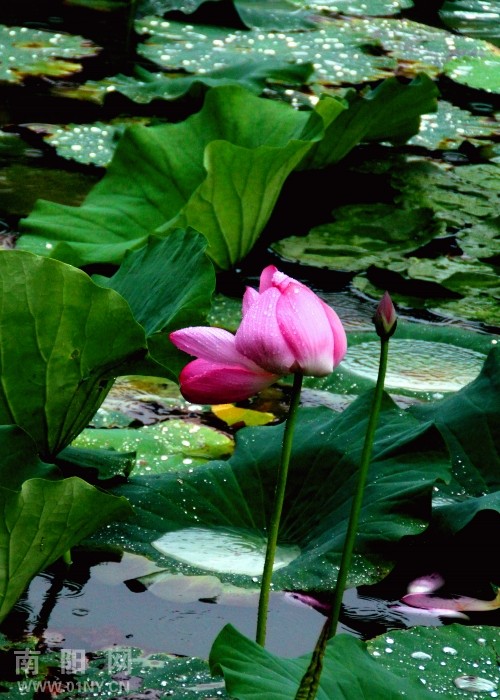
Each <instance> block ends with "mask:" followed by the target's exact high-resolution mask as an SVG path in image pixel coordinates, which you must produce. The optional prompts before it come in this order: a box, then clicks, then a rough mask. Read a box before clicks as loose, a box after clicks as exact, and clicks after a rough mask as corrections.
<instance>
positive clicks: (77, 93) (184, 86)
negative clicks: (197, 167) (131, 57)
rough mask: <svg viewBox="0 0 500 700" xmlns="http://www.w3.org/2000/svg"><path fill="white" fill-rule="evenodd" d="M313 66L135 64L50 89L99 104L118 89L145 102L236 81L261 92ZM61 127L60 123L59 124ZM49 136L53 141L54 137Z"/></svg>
mask: <svg viewBox="0 0 500 700" xmlns="http://www.w3.org/2000/svg"><path fill="white" fill-rule="evenodd" d="M313 70H314V69H313V66H312V64H310V63H301V64H290V63H287V62H285V61H273V60H261V61H255V60H248V61H242V62H240V63H237V64H235V65H231V66H227V67H224V68H218V69H215V70H211V71H207V72H206V73H204V74H202V75H182V74H175V75H172V76H169V75H165V74H164V73H150V72H148V71H146V70H144V69H143V68H136V69H135V73H134V75H133V76H130V75H121V74H118V75H115V76H112V77H108V78H103V79H102V80H89V81H87V82H86V83H84V84H83V85H79V86H66V85H62V86H57V87H56V88H54V89H53V90H52V92H53V94H56V95H63V96H65V97H73V98H76V99H81V100H88V101H91V102H97V103H98V104H103V103H104V101H105V100H106V98H108V97H109V96H110V95H112V94H113V93H115V92H118V93H120V94H121V95H124V96H125V97H128V98H129V99H130V100H132V101H133V102H136V103H138V104H149V103H150V102H152V101H153V100H176V99H179V98H181V97H185V96H191V97H198V96H200V95H202V94H204V93H205V92H206V91H207V90H208V89H209V88H211V87H219V86H221V85H239V86H241V87H244V88H246V89H247V90H250V91H251V92H255V93H257V94H260V93H262V92H263V90H264V89H265V88H267V87H273V88H275V89H277V88H280V89H282V90H283V89H285V87H295V88H297V87H299V86H302V85H305V84H306V83H308V82H309V78H310V76H311V73H312V72H313ZM62 129H64V127H61V130H62ZM82 129H83V127H82ZM89 129H90V130H91V129H92V126H90V127H88V129H87V130H89ZM106 130H108V127H106ZM57 138H58V139H59V140H61V137H59V136H57ZM51 140H52V142H54V141H55V140H56V139H55V138H54V139H51ZM97 155H99V154H97Z"/></svg>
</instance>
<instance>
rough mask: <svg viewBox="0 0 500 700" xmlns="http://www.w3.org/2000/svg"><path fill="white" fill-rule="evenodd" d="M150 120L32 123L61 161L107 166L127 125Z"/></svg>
mask: <svg viewBox="0 0 500 700" xmlns="http://www.w3.org/2000/svg"><path fill="white" fill-rule="evenodd" d="M147 122H148V120H147V119H144V118H140V117H135V118H128V119H115V120H113V121H112V122H108V123H106V122H93V123H92V124H65V125H64V126H54V125H51V124H30V125H29V128H30V129H31V130H32V131H35V132H36V133H43V134H44V136H43V138H44V140H45V141H46V143H48V144H49V145H50V146H53V147H54V148H55V149H56V151H57V154H58V155H59V156H61V158H67V159H69V160H76V161H77V162H78V163H84V164H85V165H87V164H89V163H93V164H94V165H97V166H106V165H108V163H109V162H110V160H111V158H112V157H113V153H114V151H115V148H116V145H117V144H118V141H119V140H120V138H121V137H122V135H123V132H124V131H125V129H126V128H127V127H128V126H131V125H133V124H144V123H147Z"/></svg>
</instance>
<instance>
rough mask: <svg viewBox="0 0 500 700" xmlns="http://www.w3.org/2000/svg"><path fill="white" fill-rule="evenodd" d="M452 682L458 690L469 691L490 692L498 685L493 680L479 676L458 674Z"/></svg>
mask: <svg viewBox="0 0 500 700" xmlns="http://www.w3.org/2000/svg"><path fill="white" fill-rule="evenodd" d="M453 682H454V683H455V685H456V687H457V688H458V689H459V690H466V691H467V692H469V693H476V692H481V691H484V692H491V691H492V690H496V689H497V687H498V686H497V684H496V683H495V682H494V681H490V680H489V679H488V678H481V677H480V676H459V677H458V678H455V680H454V681H453Z"/></svg>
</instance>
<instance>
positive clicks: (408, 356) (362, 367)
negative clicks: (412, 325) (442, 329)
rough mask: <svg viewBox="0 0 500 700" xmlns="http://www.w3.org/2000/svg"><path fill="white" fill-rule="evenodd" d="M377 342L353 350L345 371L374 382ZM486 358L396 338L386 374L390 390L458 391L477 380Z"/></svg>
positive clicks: (428, 343) (376, 367)
mask: <svg viewBox="0 0 500 700" xmlns="http://www.w3.org/2000/svg"><path fill="white" fill-rule="evenodd" d="M379 344H380V343H379V342H378V340H373V341H367V342H364V343H359V344H357V345H354V346H351V347H350V348H349V353H348V354H347V356H346V357H345V359H344V361H343V368H344V369H347V370H348V371H350V372H353V373H354V374H356V375H359V376H360V377H364V378H369V379H371V380H372V381H373V382H375V381H376V379H377V372H378V354H377V350H378V347H379ZM485 359H486V357H485V355H484V354H483V353H480V352H477V351H475V350H468V349H466V348H460V347H457V346H456V345H448V344H447V343H433V342H427V341H425V340H410V339H409V338H408V339H406V340H405V339H398V338H394V339H393V340H392V341H391V361H390V365H389V368H388V371H387V375H386V380H385V386H386V387H387V389H398V390H402V391H415V392H421V391H422V390H423V389H424V386H425V391H428V392H430V393H432V392H439V393H442V392H450V391H458V389H461V388H462V387H463V386H465V385H466V384H468V383H469V382H471V381H472V380H473V379H475V378H476V377H477V375H478V374H479V372H480V371H481V368H482V366H483V364H484V361H485Z"/></svg>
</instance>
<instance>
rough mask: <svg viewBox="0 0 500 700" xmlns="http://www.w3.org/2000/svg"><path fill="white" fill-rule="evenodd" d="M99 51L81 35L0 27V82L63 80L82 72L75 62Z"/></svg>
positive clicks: (79, 65) (26, 28)
mask: <svg viewBox="0 0 500 700" xmlns="http://www.w3.org/2000/svg"><path fill="white" fill-rule="evenodd" d="M100 50H101V49H100V47H98V46H96V45H95V44H93V43H92V42H91V41H89V40H88V39H84V38H83V37H81V36H76V35H70V34H61V33H58V34H55V33H52V32H46V31H43V30H41V29H29V28H28V27H7V26H5V25H0V82H7V83H22V82H23V80H24V79H25V78H26V77H28V76H50V77H54V78H64V77H66V76H70V75H72V74H73V73H78V72H79V71H80V70H81V69H82V66H81V64H80V63H78V59H81V58H86V57H89V56H95V55H97V54H98V53H99V51H100Z"/></svg>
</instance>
